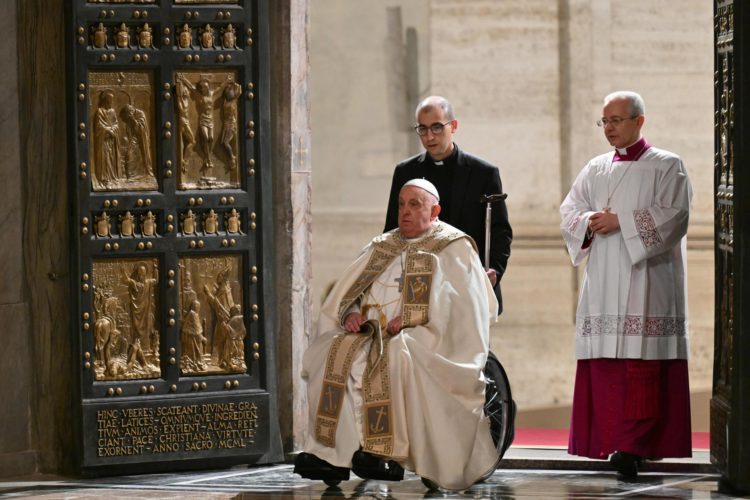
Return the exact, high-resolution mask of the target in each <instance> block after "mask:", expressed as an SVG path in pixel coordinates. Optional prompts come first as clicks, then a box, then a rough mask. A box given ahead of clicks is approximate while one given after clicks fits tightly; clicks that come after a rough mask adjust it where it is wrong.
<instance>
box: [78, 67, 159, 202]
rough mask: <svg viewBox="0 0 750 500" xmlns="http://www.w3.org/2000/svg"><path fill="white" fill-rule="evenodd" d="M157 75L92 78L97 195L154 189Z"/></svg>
mask: <svg viewBox="0 0 750 500" xmlns="http://www.w3.org/2000/svg"><path fill="white" fill-rule="evenodd" d="M153 101H154V99H153V75H152V74H151V73H150V72H145V71H139V72H135V71H127V72H125V71H92V72H90V73H89V123H90V124H91V126H90V128H91V130H92V137H91V139H92V140H91V147H90V150H89V153H90V163H91V183H92V185H93V189H94V191H126V190H155V189H157V188H158V183H157V181H156V173H155V167H154V164H155V162H154V158H155V156H156V155H155V150H154V137H153V130H154V125H153V124H154V104H153Z"/></svg>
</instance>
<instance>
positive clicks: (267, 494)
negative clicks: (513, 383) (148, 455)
mask: <svg viewBox="0 0 750 500" xmlns="http://www.w3.org/2000/svg"><path fill="white" fill-rule="evenodd" d="M511 450H513V449H511ZM524 453H526V455H525V456H524ZM513 454H515V458H510V459H509V460H508V461H507V463H506V466H505V468H503V469H498V470H497V471H496V472H495V474H494V475H493V476H492V477H490V478H489V479H487V480H486V481H485V482H484V483H481V484H476V485H474V486H473V487H472V488H470V489H469V490H466V491H464V492H460V493H449V492H442V491H428V490H427V488H425V487H424V485H423V484H422V482H421V480H420V478H419V477H418V476H415V475H414V474H411V473H407V474H406V476H405V478H404V480H403V481H401V482H397V483H389V482H382V481H365V480H361V479H358V478H357V477H356V476H354V475H352V479H351V480H349V481H346V482H343V483H341V484H340V485H339V487H337V488H327V487H326V486H325V484H323V483H322V482H319V481H309V480H306V479H301V478H299V477H298V476H296V475H295V474H294V473H293V472H292V466H291V465H286V464H281V465H271V466H263V467H235V468H231V469H227V470H221V471H201V472H185V473H173V474H144V475H134V476H119V477H107V478H98V479H66V478H59V477H56V478H43V477H28V478H18V479H14V480H5V481H0V497H1V498H42V499H47V500H52V499H71V500H73V499H79V498H80V499H83V498H111V499H155V498H158V499H161V500H171V499H202V498H205V499H313V498H342V499H343V498H371V499H384V500H385V499H416V498H475V499H483V498H489V499H601V498H653V499H657V498H658V499H716V500H723V499H730V498H750V496H748V497H738V496H733V495H731V494H729V493H725V492H721V491H720V487H719V479H720V478H719V476H718V475H717V474H716V473H715V472H714V471H713V470H712V469H711V467H710V465H708V464H707V462H705V456H699V457H698V458H697V459H694V460H692V461H690V462H683V463H679V462H678V463H676V464H670V463H663V464H657V465H654V466H651V467H650V468H649V470H648V471H645V472H643V473H641V474H640V475H639V477H638V478H637V479H636V480H633V481H624V480H622V479H619V478H618V477H617V475H616V474H615V473H614V472H612V471H610V470H608V466H607V464H606V462H595V461H560V462H559V463H556V462H555V460H554V457H553V460H549V458H550V456H551V455H550V452H549V451H542V452H539V451H534V450H526V451H524V450H521V451H519V450H516V451H515V452H514V453H511V455H513ZM534 456H536V459H534V458H533V457H534ZM529 457H531V458H529ZM533 460H537V462H535V463H536V464H538V465H541V464H543V463H546V464H547V465H551V466H554V467H555V469H556V470H549V469H548V470H544V469H538V468H537V469H530V468H507V465H511V466H513V465H514V464H521V465H522V466H524V464H525V465H526V466H529V465H531V464H533V463H534V462H533ZM576 464H578V465H580V467H576ZM557 465H560V466H562V467H564V468H566V469H567V470H560V469H559V468H558V467H557ZM671 465H673V467H672V466H671ZM671 469H676V470H674V471H672V470H671Z"/></svg>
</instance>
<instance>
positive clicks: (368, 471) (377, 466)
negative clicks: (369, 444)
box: [352, 450, 404, 481]
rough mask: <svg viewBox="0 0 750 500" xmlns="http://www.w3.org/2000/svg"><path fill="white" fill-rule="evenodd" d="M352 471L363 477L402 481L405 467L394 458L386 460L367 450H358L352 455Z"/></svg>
mask: <svg viewBox="0 0 750 500" xmlns="http://www.w3.org/2000/svg"><path fill="white" fill-rule="evenodd" d="M352 472H354V473H355V474H356V475H358V476H359V477H361V478H362V479H376V480H379V481H401V480H402V479H403V478H404V468H403V467H401V466H400V465H399V464H398V463H397V462H395V461H394V460H386V459H384V458H380V457H378V456H376V455H373V454H371V453H367V452H366V451H362V450H357V451H355V452H354V455H353V456H352Z"/></svg>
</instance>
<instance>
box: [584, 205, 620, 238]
mask: <svg viewBox="0 0 750 500" xmlns="http://www.w3.org/2000/svg"><path fill="white" fill-rule="evenodd" d="M589 228H591V231H593V233H594V234H609V233H612V232H614V231H617V230H618V229H620V219H618V218H617V214H615V213H612V212H610V211H609V209H608V208H605V209H604V210H602V211H601V212H596V213H595V214H594V215H592V216H591V217H590V218H589Z"/></svg>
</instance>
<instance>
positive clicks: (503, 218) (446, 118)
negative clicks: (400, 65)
mask: <svg viewBox="0 0 750 500" xmlns="http://www.w3.org/2000/svg"><path fill="white" fill-rule="evenodd" d="M415 115H416V120H417V125H416V126H415V127H414V130H415V131H416V132H417V134H418V135H419V138H420V140H421V141H422V145H423V146H424V148H425V152H423V153H421V154H418V155H416V156H413V157H411V158H409V159H407V160H404V161H403V162H401V163H399V164H398V165H396V169H395V170H394V172H393V181H392V184H391V194H390V198H389V200H388V211H387V213H386V219H385V231H390V230H391V229H394V228H395V227H397V226H398V221H397V219H398V193H399V191H400V190H401V186H403V185H404V184H405V183H406V182H407V181H409V180H411V179H417V178H424V179H427V180H428V181H430V182H432V183H433V184H434V185H435V186H436V187H437V190H438V192H439V193H440V199H441V201H440V206H441V207H442V210H441V212H440V220H442V221H444V222H447V223H448V224H450V225H452V226H455V227H457V228H458V229H460V230H462V231H463V232H465V233H466V234H468V235H469V236H471V237H472V238H473V239H474V241H475V242H476V244H477V248H478V249H479V256H480V259H481V260H482V264H485V265H486V263H485V262H484V248H485V228H484V221H485V209H486V206H485V205H484V204H482V203H481V202H480V198H481V197H482V195H485V194H497V193H501V192H502V190H503V188H502V183H501V182H500V173H499V171H498V169H497V167H495V166H494V165H492V164H490V163H488V162H486V161H484V160H482V159H481V158H477V157H476V156H473V155H471V154H469V153H467V152H465V151H462V150H461V149H459V147H458V146H457V145H456V144H455V143H454V142H453V134H454V132H455V131H456V129H457V128H458V120H456V118H455V116H454V115H453V107H452V106H451V104H450V102H448V100H446V99H445V98H443V97H439V96H431V97H428V98H426V99H424V100H423V101H422V102H420V103H419V105H418V106H417V110H416V113H415ZM512 240H513V231H512V229H511V227H510V223H509V222H508V209H507V207H506V205H505V201H504V200H500V201H498V202H495V203H493V205H492V222H491V224H490V261H489V268H490V270H489V271H488V273H487V275H488V277H489V278H490V281H491V282H492V285H493V288H494V291H495V295H496V296H497V301H498V304H499V308H498V313H500V312H502V310H503V299H502V295H501V293H500V280H501V279H502V277H503V273H504V272H505V267H506V265H507V263H508V257H510V244H511V241H512Z"/></svg>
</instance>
